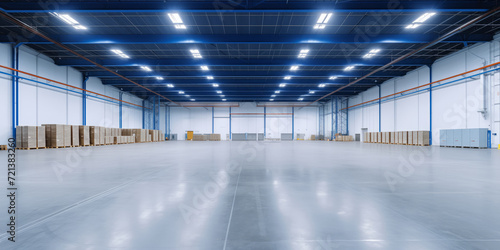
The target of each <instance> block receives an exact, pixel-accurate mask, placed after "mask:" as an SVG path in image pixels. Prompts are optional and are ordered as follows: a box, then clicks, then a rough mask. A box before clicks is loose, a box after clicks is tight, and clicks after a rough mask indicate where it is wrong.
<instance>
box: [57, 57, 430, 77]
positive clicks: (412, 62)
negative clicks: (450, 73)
mask: <svg viewBox="0 0 500 250" xmlns="http://www.w3.org/2000/svg"><path fill="white" fill-rule="evenodd" d="M391 61H392V60H391V59H390V58H372V59H351V58H346V57H344V58H332V59H298V58H293V59H271V58H270V59H250V60H245V59H204V60H193V59H191V58H189V59H162V60H148V59H133V60H123V59H118V58H117V59H106V60H97V61H96V62H97V63H99V64H100V65H102V66H105V67H140V66H143V65H147V66H150V67H153V68H154V67H161V66H168V67H196V70H199V67H200V66H202V65H209V66H210V67H218V66H233V67H234V66H237V67H244V66H267V67H277V66H290V65H298V66H301V67H306V66H309V67H317V66H327V67H328V66H341V67H346V66H351V65H353V66H358V67H372V66H384V65H386V64H388V63H390V62H391ZM55 63H56V64H57V65H59V66H71V67H97V66H95V65H94V64H92V63H90V62H88V61H86V60H83V59H79V58H76V59H60V60H55ZM431 63H433V60H430V59H419V58H410V59H406V60H404V61H401V62H398V63H396V64H394V66H414V67H420V66H423V65H428V64H431ZM152 74H154V73H152Z"/></svg>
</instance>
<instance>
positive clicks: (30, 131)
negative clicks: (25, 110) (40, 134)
mask: <svg viewBox="0 0 500 250" xmlns="http://www.w3.org/2000/svg"><path fill="white" fill-rule="evenodd" d="M21 130H22V145H23V148H36V144H37V139H36V127H35V126H21Z"/></svg>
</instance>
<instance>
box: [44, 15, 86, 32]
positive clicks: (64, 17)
mask: <svg viewBox="0 0 500 250" xmlns="http://www.w3.org/2000/svg"><path fill="white" fill-rule="evenodd" d="M50 14H51V15H53V16H55V17H57V18H59V19H61V20H62V21H64V22H65V23H67V24H69V25H71V26H73V28H75V29H77V30H86V29H87V27H85V26H83V25H81V24H80V23H79V22H78V21H76V20H75V19H74V18H73V17H71V16H70V15H68V14H58V13H56V12H51V13H50Z"/></svg>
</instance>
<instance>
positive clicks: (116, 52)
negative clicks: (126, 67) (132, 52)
mask: <svg viewBox="0 0 500 250" xmlns="http://www.w3.org/2000/svg"><path fill="white" fill-rule="evenodd" d="M111 51H112V52H113V53H115V54H117V55H119V56H120V57H122V58H130V57H129V56H127V55H126V54H125V53H123V52H122V51H121V50H119V49H112V50H111Z"/></svg>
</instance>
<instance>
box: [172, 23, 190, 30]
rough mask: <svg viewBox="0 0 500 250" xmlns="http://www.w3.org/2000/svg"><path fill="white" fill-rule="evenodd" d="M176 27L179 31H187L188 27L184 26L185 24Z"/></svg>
mask: <svg viewBox="0 0 500 250" xmlns="http://www.w3.org/2000/svg"><path fill="white" fill-rule="evenodd" d="M174 27H175V28H176V29H178V30H185V29H187V27H186V25H184V24H176V25H175V26H174Z"/></svg>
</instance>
